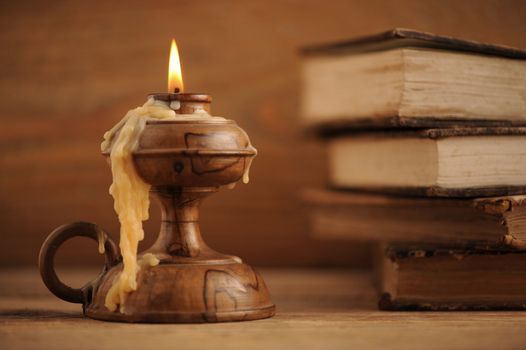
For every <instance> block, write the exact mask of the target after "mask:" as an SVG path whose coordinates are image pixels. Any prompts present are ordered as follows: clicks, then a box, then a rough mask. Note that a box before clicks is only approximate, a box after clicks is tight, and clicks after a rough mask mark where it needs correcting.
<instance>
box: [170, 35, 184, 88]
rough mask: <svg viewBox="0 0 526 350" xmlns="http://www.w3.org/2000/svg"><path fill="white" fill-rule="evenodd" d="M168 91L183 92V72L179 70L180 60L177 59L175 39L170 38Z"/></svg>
mask: <svg viewBox="0 0 526 350" xmlns="http://www.w3.org/2000/svg"><path fill="white" fill-rule="evenodd" d="M168 92H171V93H177V92H183V74H182V72H181V61H180V60H179V50H177V44H176V43H175V39H172V46H171V48H170V63H169V64H168Z"/></svg>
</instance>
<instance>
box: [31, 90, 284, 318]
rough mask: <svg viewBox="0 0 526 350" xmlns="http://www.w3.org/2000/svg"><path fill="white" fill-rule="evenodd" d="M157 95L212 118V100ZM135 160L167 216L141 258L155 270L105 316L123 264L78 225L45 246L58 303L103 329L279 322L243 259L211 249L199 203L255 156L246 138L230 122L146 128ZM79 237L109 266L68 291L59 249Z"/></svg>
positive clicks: (45, 270)
mask: <svg viewBox="0 0 526 350" xmlns="http://www.w3.org/2000/svg"><path fill="white" fill-rule="evenodd" d="M153 97H154V98H155V99H158V100H163V101H167V102H169V103H171V106H176V107H177V109H176V110H175V111H176V113H178V114H194V113H196V114H200V115H202V113H203V112H206V113H209V112H210V102H211V98H210V96H208V95H204V94H155V95H153ZM172 102H175V104H174V103H172ZM104 155H105V156H106V157H109V154H108V153H105V154H104ZM132 155H133V162H134V165H135V169H136V171H137V173H138V174H139V176H140V177H141V178H142V179H143V180H144V181H145V182H146V183H148V184H150V185H152V188H151V193H152V194H153V195H154V196H155V197H157V199H158V200H159V203H160V205H161V209H162V219H161V229H160V233H159V236H158V238H157V241H156V242H155V243H154V244H153V245H152V246H151V247H150V248H149V249H147V250H146V251H144V252H142V253H139V254H138V258H139V259H140V258H141V256H143V255H144V254H147V253H152V254H154V255H155V256H156V257H157V258H158V259H159V260H160V263H159V265H156V266H152V267H147V268H141V269H140V270H139V272H138V273H137V290H135V291H133V292H131V293H130V294H129V295H128V297H127V299H126V301H125V305H124V306H125V307H124V310H125V311H124V312H119V310H116V311H110V310H108V309H107V308H106V307H105V306H104V301H105V297H106V294H107V293H108V290H109V289H110V287H111V286H112V283H113V281H114V280H115V278H116V277H117V276H118V274H119V273H120V271H122V268H123V265H122V259H121V257H120V254H119V251H118V249H117V246H116V245H115V243H114V242H113V241H112V240H111V238H110V237H109V236H108V235H107V234H106V233H105V232H104V231H103V230H102V229H101V228H99V227H98V226H96V225H95V224H91V223H86V222H77V223H73V224H69V225H64V226H61V227H59V228H57V229H56V230H55V231H54V232H52V233H51V234H50V235H49V236H48V238H47V239H46V241H45V242H44V244H43V245H42V248H41V251H40V257H39V268H40V273H41V276H42V279H43V281H44V283H45V284H46V286H47V287H48V288H49V290H50V291H51V292H53V293H54V294H55V295H56V296H58V297H59V298H61V299H64V300H66V301H69V302H74V303H81V304H82V306H83V310H84V314H85V315H86V316H88V317H91V318H94V319H99V320H107V321H121V322H159V323H176V322H222V321H244V320H254V319H260V318H266V317H271V316H272V315H274V312H275V306H274V305H273V303H272V301H271V299H270V295H269V292H268V290H267V287H266V286H265V282H264V281H263V279H262V278H261V276H260V275H259V274H258V273H257V272H256V271H255V270H254V269H253V268H252V267H250V266H249V265H247V264H244V263H243V262H242V261H241V259H239V258H238V257H235V256H231V255H225V254H221V253H218V252H216V251H214V250H213V249H211V248H210V247H208V246H207V245H206V243H205V242H204V241H203V239H202V238H201V233H200V230H199V222H198V221H199V206H200V204H201V202H202V200H203V199H204V198H205V197H207V196H209V195H210V194H213V193H215V192H216V191H218V190H219V189H220V188H222V187H223V186H228V185H231V184H233V183H236V182H237V181H239V180H240V179H241V178H242V177H243V175H244V173H245V172H246V171H247V170H248V167H249V166H250V162H251V160H252V158H253V157H255V155H256V150H255V149H254V148H253V147H252V146H251V144H250V141H249V139H248V136H247V134H246V133H245V132H244V131H243V130H242V129H241V128H240V127H239V126H238V125H237V124H236V123H235V122H234V121H232V120H228V119H218V118H200V119H199V118H198V119H195V120H194V119H190V120H188V119H186V120H185V119H183V118H182V119H180V120H179V119H178V120H173V119H170V120H149V121H148V122H147V123H146V127H145V128H144V130H143V132H142V134H141V135H140V138H139V141H138V147H137V149H136V150H135V151H134V152H133V153H132ZM76 236H85V237H89V238H92V239H94V240H96V241H98V242H99V243H100V244H104V248H105V249H104V250H105V258H106V260H105V266H104V269H103V271H102V273H101V274H100V275H99V276H98V277H97V278H96V279H95V280H93V281H90V282H89V283H87V284H86V285H85V286H84V287H82V288H79V289H75V288H71V287H69V286H67V285H65V284H64V283H62V282H61V281H60V280H59V278H58V277H57V274H56V272H55V269H54V263H53V261H54V256H55V253H56V251H57V250H58V249H59V247H60V245H61V244H62V243H63V242H65V241H66V240H68V239H70V238H72V237H76Z"/></svg>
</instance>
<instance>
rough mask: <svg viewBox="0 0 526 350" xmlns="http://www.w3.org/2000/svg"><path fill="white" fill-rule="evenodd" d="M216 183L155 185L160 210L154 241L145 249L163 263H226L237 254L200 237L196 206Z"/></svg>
mask: <svg viewBox="0 0 526 350" xmlns="http://www.w3.org/2000/svg"><path fill="white" fill-rule="evenodd" d="M217 190H218V188H216V187H154V188H152V191H151V192H152V194H154V195H155V196H156V197H157V199H158V201H159V203H160V205H161V210H162V216H161V229H160V232H159V236H158V238H157V241H156V242H155V243H154V244H153V246H152V247H151V248H150V249H148V250H147V251H145V252H144V253H153V254H155V255H156V256H157V257H158V258H159V259H160V260H161V262H165V263H199V264H203V263H206V264H213V263H228V262H236V261H239V258H236V257H234V256H230V255H225V254H221V253H218V252H216V251H215V250H213V249H211V248H210V247H208V245H207V244H206V243H205V241H204V240H203V238H202V237H201V230H200V228H199V207H200V205H201V202H202V201H203V200H204V199H205V198H206V197H208V196H209V195H211V194H213V193H215V192H217Z"/></svg>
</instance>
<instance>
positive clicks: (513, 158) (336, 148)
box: [327, 127, 526, 197]
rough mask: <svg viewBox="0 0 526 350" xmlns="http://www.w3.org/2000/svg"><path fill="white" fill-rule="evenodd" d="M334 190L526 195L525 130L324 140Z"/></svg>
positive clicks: (431, 132)
mask: <svg viewBox="0 0 526 350" xmlns="http://www.w3.org/2000/svg"><path fill="white" fill-rule="evenodd" d="M327 142H328V145H327V146H328V156H329V182H330V185H331V186H333V187H336V188H350V189H353V188H354V189H367V190H372V191H382V192H393V193H411V194H418V195H428V196H446V197H447V196H453V197H455V196H456V197H477V196H502V195H510V194H520V193H526V128H524V127H520V128H519V127H515V128H504V127H501V128H455V129H428V130H419V131H412V132H402V131H400V132H391V133H378V132H376V133H368V132H363V133H356V134H354V135H343V136H341V137H333V138H330V139H328V141H327Z"/></svg>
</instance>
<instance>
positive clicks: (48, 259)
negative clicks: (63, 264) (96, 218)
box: [38, 222, 120, 306]
mask: <svg viewBox="0 0 526 350" xmlns="http://www.w3.org/2000/svg"><path fill="white" fill-rule="evenodd" d="M79 236H81V237H88V238H91V239H93V240H95V241H97V242H99V244H100V243H101V242H103V243H104V257H105V263H104V268H103V270H102V272H101V273H100V275H99V276H98V277H97V278H95V279H94V280H92V281H89V282H88V283H87V284H85V285H84V287H81V288H73V287H70V286H68V285H66V284H64V283H63V282H62V281H61V280H60V279H59V278H58V276H57V273H56V271H55V254H56V252H57V251H58V249H59V248H60V246H61V245H62V244H63V243H64V242H66V241H67V240H69V239H71V238H73V237H79ZM119 261H120V258H119V250H118V249H117V246H116V245H115V243H114V242H113V241H112V240H111V238H110V237H109V236H108V234H107V233H106V232H104V231H103V230H102V229H101V228H100V227H98V226H97V225H95V224H92V223H89V222H74V223H71V224H66V225H62V226H60V227H58V228H57V229H55V230H54V231H53V232H52V233H51V234H50V235H49V236H48V237H47V238H46V240H45V241H44V244H42V248H40V254H39V257H38V267H39V270H40V275H41V276H42V280H43V281H44V284H45V285H46V287H47V288H48V289H49V290H50V291H51V292H52V293H53V294H55V295H56V296H57V297H59V298H60V299H63V300H65V301H69V302H70V303H79V304H83V305H84V306H86V305H87V304H89V302H90V300H89V299H90V298H91V290H92V289H93V286H94V285H96V284H97V283H98V280H99V279H100V278H101V277H102V276H103V275H104V274H105V273H106V271H107V270H108V269H109V268H111V267H112V266H114V265H115V264H117V263H118V262H119Z"/></svg>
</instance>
